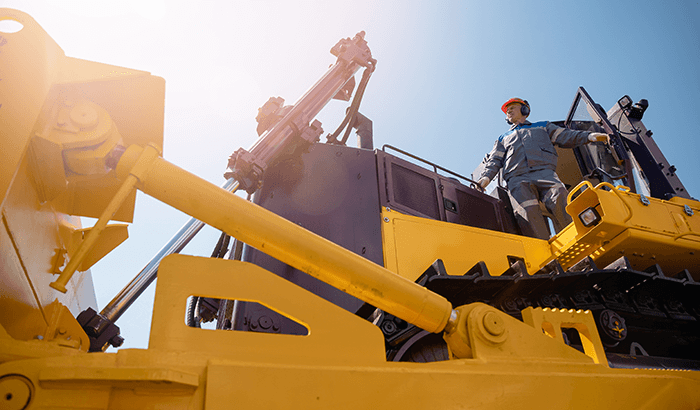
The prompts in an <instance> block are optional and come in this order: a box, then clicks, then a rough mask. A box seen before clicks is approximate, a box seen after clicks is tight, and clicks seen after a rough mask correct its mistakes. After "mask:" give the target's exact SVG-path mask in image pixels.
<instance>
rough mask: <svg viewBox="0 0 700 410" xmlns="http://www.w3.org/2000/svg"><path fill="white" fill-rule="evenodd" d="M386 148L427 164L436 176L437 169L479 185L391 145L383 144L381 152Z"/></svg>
mask: <svg viewBox="0 0 700 410" xmlns="http://www.w3.org/2000/svg"><path fill="white" fill-rule="evenodd" d="M386 148H391V149H392V150H394V151H396V152H399V153H401V154H403V155H406V156H407V157H411V158H413V159H415V160H417V161H420V162H423V163H425V164H428V165H430V166H432V167H433V172H435V173H436V174H438V172H437V170H438V169H439V170H441V171H444V172H447V173H449V174H452V175H454V176H456V177H458V178H462V179H463V180H465V181H469V182H471V183H472V184H475V185H477V186H478V185H479V183H478V182H476V181H474V180H473V179H471V178H467V177H465V176H464V175H460V174H458V173H456V172H452V171H450V170H449V169H447V168H443V167H441V166H440V165H437V164H434V163H432V162H430V161H428V160H426V159H423V158H421V157H418V156H416V155H413V154H411V153H409V152H406V151H404V150H402V149H399V148H396V147H394V146H393V145H389V144H384V145H383V146H382V151H384V152H386ZM438 175H439V174H438Z"/></svg>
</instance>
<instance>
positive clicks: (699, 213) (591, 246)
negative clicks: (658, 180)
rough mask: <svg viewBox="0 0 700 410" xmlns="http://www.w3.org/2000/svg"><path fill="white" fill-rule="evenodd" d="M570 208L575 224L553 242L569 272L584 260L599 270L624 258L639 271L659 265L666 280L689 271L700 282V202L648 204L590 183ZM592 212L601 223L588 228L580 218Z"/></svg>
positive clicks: (624, 191)
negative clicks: (590, 209) (588, 259)
mask: <svg viewBox="0 0 700 410" xmlns="http://www.w3.org/2000/svg"><path fill="white" fill-rule="evenodd" d="M584 188H585V189H584ZM582 189H583V191H582ZM580 191H582V192H580ZM579 192H580V194H579V195H578V196H577V197H576V198H575V199H573V200H572V196H573V195H574V194H576V193H579ZM569 202H570V203H569V205H568V206H567V208H566V209H567V212H568V213H569V214H570V215H572V217H573V219H574V222H573V224H572V225H569V226H568V227H567V228H566V230H565V231H563V232H562V233H560V235H558V236H557V237H556V238H554V239H553V240H552V241H550V242H551V243H552V246H553V257H555V258H557V260H559V262H560V263H561V264H562V266H563V267H564V268H565V269H566V268H568V267H570V266H572V265H573V264H574V263H576V262H578V261H579V260H581V259H582V258H584V257H586V256H590V257H591V258H592V259H593V260H594V261H595V262H596V263H597V264H598V265H599V266H600V267H605V266H606V265H608V264H610V263H612V262H614V261H615V260H616V259H618V258H620V257H622V256H625V257H627V259H628V260H629V262H630V263H631V264H632V266H633V267H634V268H635V269H638V270H644V269H646V268H648V267H649V266H652V265H655V264H658V265H659V266H660V267H661V269H662V270H663V271H664V273H665V274H667V275H675V274H676V273H678V272H680V271H682V270H684V269H687V270H688V271H689V272H690V274H691V275H692V276H693V278H695V279H700V202H697V201H693V200H690V199H685V200H671V201H665V200H660V199H656V198H646V202H647V203H648V204H645V202H644V201H643V199H642V198H641V196H640V195H639V194H634V193H632V192H630V191H629V188H627V187H613V186H612V185H610V184H608V183H601V184H598V185H597V186H596V187H593V186H592V185H591V184H590V183H589V182H587V181H584V182H583V183H581V184H580V185H579V186H577V187H576V188H574V189H573V190H572V191H571V194H570V195H569ZM591 207H594V208H595V209H596V210H597V211H598V213H599V214H600V216H601V221H600V223H598V224H597V225H595V226H591V227H585V226H584V225H583V223H582V222H581V220H580V219H579V218H578V215H579V214H580V213H581V212H583V211H584V210H585V209H587V208H591Z"/></svg>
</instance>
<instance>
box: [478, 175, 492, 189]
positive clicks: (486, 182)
mask: <svg viewBox="0 0 700 410" xmlns="http://www.w3.org/2000/svg"><path fill="white" fill-rule="evenodd" d="M489 182H491V180H490V179H488V178H487V177H481V179H479V186H480V187H481V189H486V187H487V186H488V185H489Z"/></svg>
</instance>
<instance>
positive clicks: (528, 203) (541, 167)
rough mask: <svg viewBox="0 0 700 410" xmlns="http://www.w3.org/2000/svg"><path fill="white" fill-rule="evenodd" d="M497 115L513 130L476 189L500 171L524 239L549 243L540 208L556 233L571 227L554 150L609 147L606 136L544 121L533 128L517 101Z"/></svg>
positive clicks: (490, 160) (490, 159)
mask: <svg viewBox="0 0 700 410" xmlns="http://www.w3.org/2000/svg"><path fill="white" fill-rule="evenodd" d="M501 110H502V111H503V112H504V113H505V114H506V121H507V122H508V123H509V124H511V127H510V129H509V130H508V131H507V132H505V133H504V134H503V135H501V136H500V137H498V140H497V141H496V143H495V145H494V146H493V149H492V150H491V152H490V153H489V154H488V155H487V156H486V158H485V168H484V171H483V173H482V175H481V177H480V178H479V181H478V183H479V185H480V186H481V187H482V188H486V186H487V185H488V184H489V183H490V182H491V180H492V179H493V178H494V177H495V176H496V174H498V171H499V170H501V169H503V179H504V180H505V181H506V183H507V186H508V191H509V192H510V195H511V198H512V199H513V208H514V210H515V216H516V219H517V220H518V225H519V226H520V230H521V231H522V233H523V235H527V236H531V237H535V238H540V239H549V236H550V234H549V229H547V224H546V223H545V220H544V217H543V215H542V213H541V211H540V204H539V203H540V202H542V203H543V204H544V206H545V208H546V209H547V211H548V212H549V213H550V214H551V215H552V217H553V223H554V226H555V229H557V230H560V229H561V228H563V227H565V226H566V225H568V224H569V223H571V217H570V216H569V214H567V213H566V211H565V207H566V196H567V190H566V188H565V187H564V184H563V183H562V182H561V181H560V180H559V177H558V176H557V174H556V172H555V170H556V168H557V151H556V149H554V145H559V146H560V147H563V148H573V147H575V146H578V145H583V144H587V143H589V142H595V141H606V142H609V136H608V135H607V134H602V133H597V132H588V131H575V130H570V129H567V128H561V127H558V126H556V125H554V124H552V123H550V122H547V121H541V122H536V123H534V124H533V123H531V122H529V121H527V117H528V115H530V104H528V102H527V101H526V100H523V99H520V98H511V99H510V100H508V101H506V102H505V103H504V104H503V106H501Z"/></svg>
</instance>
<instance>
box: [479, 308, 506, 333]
mask: <svg viewBox="0 0 700 410" xmlns="http://www.w3.org/2000/svg"><path fill="white" fill-rule="evenodd" d="M482 321H483V324H484V329H486V331H487V332H488V333H489V334H490V335H492V336H501V335H502V334H503V333H504V332H505V331H506V325H505V323H504V322H503V319H502V318H501V317H500V316H499V315H498V314H496V313H494V312H486V314H485V315H484V317H483V319H482Z"/></svg>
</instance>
